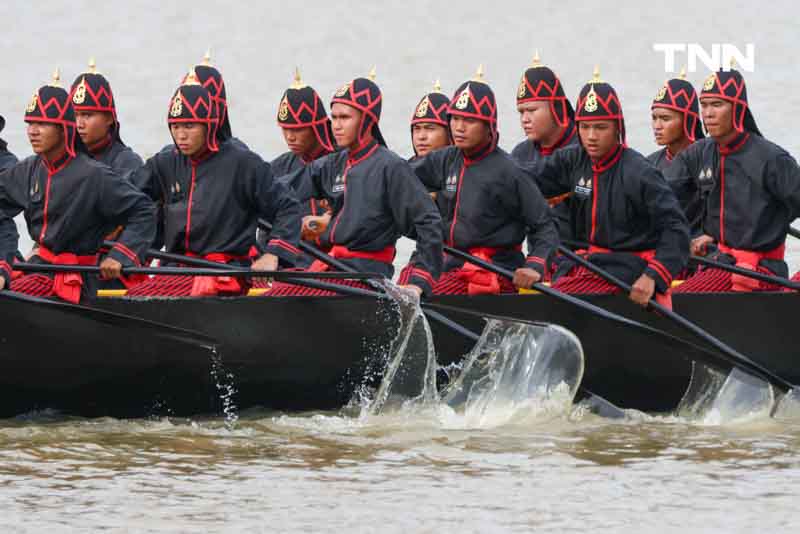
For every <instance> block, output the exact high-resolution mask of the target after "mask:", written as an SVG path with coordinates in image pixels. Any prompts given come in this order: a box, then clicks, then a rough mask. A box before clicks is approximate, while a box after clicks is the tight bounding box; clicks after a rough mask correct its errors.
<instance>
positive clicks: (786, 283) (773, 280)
mask: <svg viewBox="0 0 800 534" xmlns="http://www.w3.org/2000/svg"><path fill="white" fill-rule="evenodd" d="M689 260H690V261H693V262H695V263H699V264H701V265H706V266H708V267H714V268H715V269H722V270H723V271H728V272H730V273H734V274H739V275H742V276H747V277H750V278H752V279H754V280H760V281H761V282H767V283H768V284H774V285H776V286H782V287H786V288H789V289H794V290H797V291H800V283H798V282H795V281H793V280H789V279H788V278H783V277H782V276H775V275H770V274H766V273H760V272H758V271H753V270H750V269H744V268H742V267H737V266H736V265H728V264H727V263H722V262H719V261H714V260H711V259H708V258H703V257H702V256H692V257H690V258H689Z"/></svg>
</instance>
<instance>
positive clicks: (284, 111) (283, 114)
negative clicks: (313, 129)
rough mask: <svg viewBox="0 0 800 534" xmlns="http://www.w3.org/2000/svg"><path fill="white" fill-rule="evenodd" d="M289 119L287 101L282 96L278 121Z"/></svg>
mask: <svg viewBox="0 0 800 534" xmlns="http://www.w3.org/2000/svg"><path fill="white" fill-rule="evenodd" d="M288 118H289V100H288V99H287V98H286V97H285V96H284V97H283V100H281V105H280V107H279V108H278V120H279V121H281V122H283V121H285V120H286V119H288Z"/></svg>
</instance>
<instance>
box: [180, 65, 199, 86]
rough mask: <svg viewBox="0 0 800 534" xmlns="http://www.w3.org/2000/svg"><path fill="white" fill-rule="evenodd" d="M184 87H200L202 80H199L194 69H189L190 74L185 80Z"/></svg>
mask: <svg viewBox="0 0 800 534" xmlns="http://www.w3.org/2000/svg"><path fill="white" fill-rule="evenodd" d="M183 85H200V80H198V79H197V74H196V73H195V72H194V67H189V74H187V75H186V79H185V80H183Z"/></svg>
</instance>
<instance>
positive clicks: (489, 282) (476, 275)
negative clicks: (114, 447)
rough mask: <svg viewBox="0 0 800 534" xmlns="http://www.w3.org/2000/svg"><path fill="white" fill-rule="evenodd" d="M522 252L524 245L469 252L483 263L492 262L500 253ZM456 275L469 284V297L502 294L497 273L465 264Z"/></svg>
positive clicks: (483, 248) (486, 248)
mask: <svg viewBox="0 0 800 534" xmlns="http://www.w3.org/2000/svg"><path fill="white" fill-rule="evenodd" d="M511 250H514V251H517V252H519V251H521V250H522V245H517V246H516V247H513V248H501V247H473V248H470V249H468V250H467V252H468V253H469V254H470V255H472V256H475V257H476V258H480V259H482V260H483V261H486V262H489V263H491V262H492V258H493V257H494V256H495V255H496V254H497V253H499V252H506V251H511ZM455 275H456V276H458V278H460V279H461V280H463V281H464V282H466V283H467V294H468V295H497V294H498V293H500V280H499V279H498V277H497V275H496V274H495V273H492V272H489V271H487V270H486V269H484V268H482V267H478V266H477V265H475V264H474V263H470V262H464V265H463V266H462V267H461V268H460V269H458V270H456V271H455Z"/></svg>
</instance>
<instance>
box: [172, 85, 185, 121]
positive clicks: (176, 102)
mask: <svg viewBox="0 0 800 534" xmlns="http://www.w3.org/2000/svg"><path fill="white" fill-rule="evenodd" d="M181 113H183V95H181V93H180V91H178V94H177V95H175V98H173V99H172V107H170V109H169V114H170V116H172V117H180V116H181Z"/></svg>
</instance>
